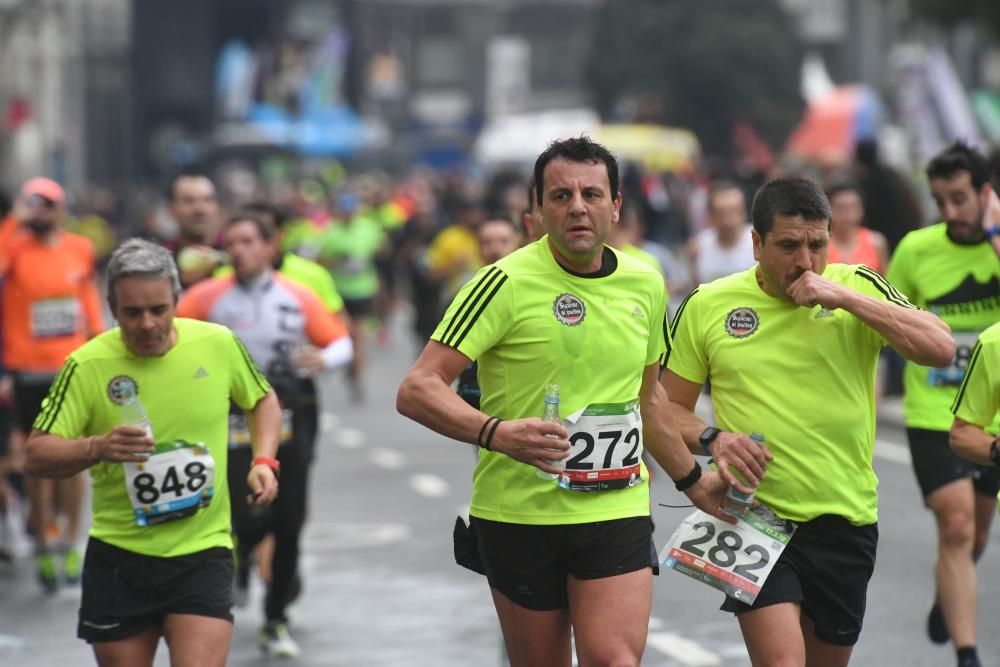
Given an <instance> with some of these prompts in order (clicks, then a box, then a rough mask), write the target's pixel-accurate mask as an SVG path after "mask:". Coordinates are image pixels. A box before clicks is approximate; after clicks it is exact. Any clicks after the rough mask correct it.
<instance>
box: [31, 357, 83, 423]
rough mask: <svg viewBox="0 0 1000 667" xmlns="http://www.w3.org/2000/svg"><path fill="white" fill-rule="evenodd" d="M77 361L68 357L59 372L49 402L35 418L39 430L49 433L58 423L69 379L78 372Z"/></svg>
mask: <svg viewBox="0 0 1000 667" xmlns="http://www.w3.org/2000/svg"><path fill="white" fill-rule="evenodd" d="M76 367H77V363H76V361H74V360H73V359H68V360H67V361H66V365H65V366H63V369H62V370H61V371H60V372H59V375H58V376H57V377H56V379H55V381H54V382H53V383H52V387H51V388H50V389H49V393H48V396H47V397H46V398H47V399H48V404H47V405H46V406H45V407H44V408H42V410H41V412H39V414H38V417H36V418H35V423H34V427H35V428H36V429H38V430H39V431H44V432H45V433H48V432H49V431H50V430H51V429H52V427H53V425H55V423H56V418H57V417H58V416H59V410H61V409H62V405H63V401H64V400H65V399H66V391H67V390H68V389H69V381H70V379H72V377H73V374H74V373H75V372H76Z"/></svg>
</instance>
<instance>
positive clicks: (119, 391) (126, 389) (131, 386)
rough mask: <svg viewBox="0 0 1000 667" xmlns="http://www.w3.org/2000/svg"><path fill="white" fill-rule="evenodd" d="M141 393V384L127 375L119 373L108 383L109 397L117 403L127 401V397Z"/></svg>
mask: <svg viewBox="0 0 1000 667" xmlns="http://www.w3.org/2000/svg"><path fill="white" fill-rule="evenodd" d="M138 395H139V385H138V384H136V382H135V380H133V379H132V378H130V377H129V376H127V375H117V376H115V377H113V378H111V382H109V383H108V398H110V399H111V401H112V402H113V403H116V404H117V405H122V404H123V403H125V399H127V398H129V397H131V396H138Z"/></svg>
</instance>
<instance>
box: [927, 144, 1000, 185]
mask: <svg viewBox="0 0 1000 667" xmlns="http://www.w3.org/2000/svg"><path fill="white" fill-rule="evenodd" d="M962 171H967V172H969V178H970V180H971V181H972V187H973V188H975V189H976V190H979V189H980V188H981V187H983V185H985V184H986V183H988V182H989V180H990V164H989V161H988V160H987V159H986V157H985V156H984V155H983V154H982V153H980V152H979V151H977V150H976V149H974V148H972V147H971V146H969V145H968V144H967V143H965V142H964V141H961V140H959V141H956V142H955V143H953V144H952V145H951V146H948V148H946V149H944V150H943V151H941V152H940V153H938V154H937V155H935V156H934V157H933V158H931V161H930V162H928V163H927V179H928V180H934V179H936V178H944V179H951V178H954V177H955V176H956V175H958V173H959V172H962Z"/></svg>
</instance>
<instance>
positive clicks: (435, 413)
mask: <svg viewBox="0 0 1000 667" xmlns="http://www.w3.org/2000/svg"><path fill="white" fill-rule="evenodd" d="M396 409H397V410H398V411H399V412H400V414H402V415H404V416H406V417H409V418H410V419H412V420H414V421H416V422H418V423H420V424H423V425H424V426H426V427H427V428H429V429H431V430H432V431H436V432H438V433H440V434H441V435H444V436H447V437H449V438H452V439H454V440H460V441H462V442H469V443H476V438H477V437H478V436H479V432H480V430H481V429H482V427H483V424H484V423H485V421H486V420H487V419H488V418H489V417H488V415H486V414H484V413H482V412H480V411H479V410H476V409H475V408H473V407H472V406H470V405H469V404H468V403H466V402H465V401H464V400H463V399H462V398H461V397H460V396H459V395H458V394H456V393H455V392H454V391H452V390H451V387H450V386H448V385H447V384H445V382H444V380H443V379H442V378H441V376H439V375H437V374H436V373H433V372H422V373H411V374H410V375H409V376H407V378H406V379H405V380H404V381H403V383H402V384H401V385H400V387H399V394H398V396H397V397H396Z"/></svg>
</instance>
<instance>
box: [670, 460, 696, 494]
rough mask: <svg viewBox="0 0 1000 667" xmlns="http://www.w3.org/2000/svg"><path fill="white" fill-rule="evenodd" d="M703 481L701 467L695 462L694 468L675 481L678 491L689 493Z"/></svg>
mask: <svg viewBox="0 0 1000 667" xmlns="http://www.w3.org/2000/svg"><path fill="white" fill-rule="evenodd" d="M699 479H701V466H700V465H698V462H697V461H695V462H694V468H692V469H691V472H689V473H688V474H687V475H685V476H684V477H682V478H681V479H676V480H674V488H675V489H677V490H678V491H687V490H688V489H690V488H691V487H692V486H694V485H695V484H696V483H697V482H698V480H699Z"/></svg>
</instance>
